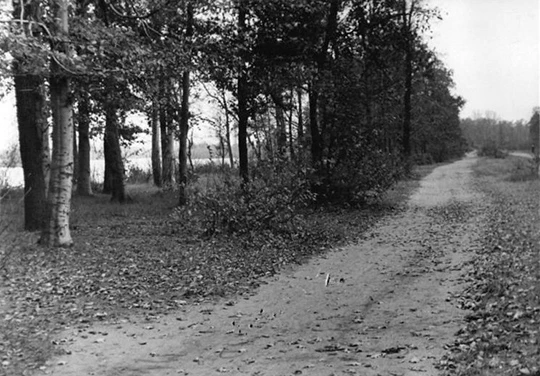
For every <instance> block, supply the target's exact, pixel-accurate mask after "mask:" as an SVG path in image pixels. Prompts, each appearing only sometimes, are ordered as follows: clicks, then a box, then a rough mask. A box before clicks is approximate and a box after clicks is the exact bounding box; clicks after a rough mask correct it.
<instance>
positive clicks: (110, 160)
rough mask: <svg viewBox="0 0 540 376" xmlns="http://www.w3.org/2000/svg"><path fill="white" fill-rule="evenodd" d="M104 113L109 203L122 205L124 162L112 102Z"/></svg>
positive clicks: (123, 198)
mask: <svg viewBox="0 0 540 376" xmlns="http://www.w3.org/2000/svg"><path fill="white" fill-rule="evenodd" d="M110 93H112V92H110ZM105 111H106V113H105V147H106V149H105V164H106V165H108V166H109V173H110V182H111V192H110V193H111V201H113V202H119V203H124V202H126V200H127V196H126V184H125V171H124V162H123V160H122V149H121V148H120V136H119V133H118V126H119V124H118V110H117V108H116V106H115V105H114V104H113V103H112V100H108V101H107V105H106V110H105Z"/></svg>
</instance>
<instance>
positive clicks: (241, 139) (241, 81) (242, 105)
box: [237, 0, 249, 184]
mask: <svg viewBox="0 0 540 376" xmlns="http://www.w3.org/2000/svg"><path fill="white" fill-rule="evenodd" d="M245 6H246V5H245V1H242V0H241V1H240V2H239V5H238V30H239V33H240V35H241V37H243V36H244V35H245V33H246V8H245ZM245 69H246V68H245V67H244V66H243V64H242V66H241V67H240V72H239V75H238V87H237V96H238V157H239V170H240V177H241V179H242V183H243V184H247V183H248V182H249V167H248V147H247V127H248V121H249V111H248V81H247V74H246V71H245Z"/></svg>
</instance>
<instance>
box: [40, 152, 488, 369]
mask: <svg viewBox="0 0 540 376" xmlns="http://www.w3.org/2000/svg"><path fill="white" fill-rule="evenodd" d="M475 160H476V158H475V157H474V156H471V155H470V156H468V157H467V158H465V159H463V160H460V161H458V162H455V163H453V164H450V165H446V166H441V167H438V168H436V169H435V170H434V171H433V172H432V173H431V174H430V175H429V176H427V177H426V178H425V179H423V180H422V182H421V187H420V188H419V189H418V190H417V191H416V192H415V193H414V195H413V196H412V197H411V198H410V200H409V203H408V208H407V210H405V211H403V212H402V213H399V214H396V215H393V216H388V217H386V218H385V219H383V220H381V221H380V222H379V223H378V224H377V225H376V226H374V227H373V228H372V229H371V230H370V231H368V232H367V233H366V234H364V236H363V237H362V239H361V240H360V241H358V242H357V243H356V244H352V245H350V246H347V247H344V248H341V249H336V250H335V251H332V252H330V253H328V254H327V255H325V256H323V257H316V258H313V259H312V260H311V261H310V262H308V263H307V264H305V265H302V266H299V267H295V268H291V269H288V270H286V271H283V272H282V273H280V274H278V275H276V276H274V277H271V278H268V279H267V280H266V281H265V284H264V285H263V286H262V287H261V288H259V289H258V290H257V291H256V292H255V293H254V295H253V296H252V297H250V298H249V299H243V298H240V300H236V301H222V302H221V303H218V304H211V303H208V304H200V305H186V306H185V309H184V310H181V311H178V312H177V313H176V314H175V315H171V316H164V317H161V318H159V319H157V320H154V321H145V320H144V319H137V318H134V319H133V320H130V321H128V320H125V321H122V322H118V323H117V324H115V325H102V326H100V325H94V326H92V327H91V328H90V329H88V330H86V331H83V332H78V331H66V332H64V333H63V335H62V336H61V337H60V338H59V340H62V341H63V342H64V343H65V348H66V350H67V351H68V352H69V353H70V354H69V355H64V356H62V357H60V358H56V359H54V360H53V363H52V364H53V366H52V368H48V369H47V371H46V372H47V374H52V375H55V376H61V375H70V376H71V375H96V376H99V375H130V376H133V375H153V376H162V375H201V376H202V375H204V376H207V375H219V374H231V375H324V376H328V375H368V376H374V375H436V374H438V373H439V372H441V371H440V366H441V364H440V359H441V358H442V356H443V355H444V353H445V352H446V350H445V344H448V343H451V342H452V341H453V336H454V334H455V332H456V331H457V330H458V329H459V327H460V326H461V325H462V324H461V323H462V319H463V316H464V315H465V311H463V310H461V309H459V308H458V305H459V299H458V298H457V294H458V293H459V292H460V291H461V290H462V289H463V287H464V286H463V283H464V281H463V279H462V278H463V276H464V274H465V273H466V271H467V266H466V265H467V262H468V260H470V258H471V256H472V254H473V252H472V251H471V250H472V249H474V248H475V247H476V245H477V243H478V239H479V238H480V237H481V234H482V231H483V222H484V221H483V218H482V212H483V210H481V209H482V208H481V206H482V205H483V204H482V203H483V202H484V200H483V197H482V195H481V194H480V193H478V192H476V191H475V190H474V189H473V188H472V187H471V180H472V179H471V176H470V175H471V169H470V168H471V166H472V164H474V163H475Z"/></svg>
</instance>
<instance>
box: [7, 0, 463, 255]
mask: <svg viewBox="0 0 540 376" xmlns="http://www.w3.org/2000/svg"><path fill="white" fill-rule="evenodd" d="M3 11H4V13H5V14H4V15H3V19H4V20H7V21H5V22H3V23H2V35H3V37H2V41H1V43H0V45H1V47H2V49H3V51H4V52H9V53H10V55H9V56H11V58H10V59H4V60H3V61H2V62H1V65H0V69H1V72H2V75H3V76H4V77H13V79H14V89H15V93H16V100H17V110H18V112H17V114H18V122H19V132H20V148H21V157H22V164H23V168H24V171H25V192H26V194H25V208H26V210H25V213H26V217H25V218H26V219H25V224H26V228H27V229H29V230H31V229H34V230H35V229H42V230H43V237H42V239H43V242H44V243H45V244H49V245H60V246H65V245H70V244H71V243H72V239H71V236H70V234H69V208H70V200H71V192H72V190H73V184H75V187H76V189H75V192H76V193H77V194H79V195H91V194H92V191H91V186H90V157H89V155H90V150H89V149H90V148H89V140H90V139H91V138H92V137H94V136H95V135H97V134H100V135H102V137H103V140H104V141H103V142H104V155H105V181H104V184H103V187H104V188H103V189H104V192H107V193H109V194H111V197H112V200H113V201H117V202H126V200H127V199H128V197H127V194H126V190H125V171H124V165H123V160H122V147H123V143H125V142H129V141H130V140H132V139H133V138H134V137H135V136H136V134H137V133H138V132H140V131H141V129H140V128H138V127H136V126H134V125H132V124H129V123H128V122H127V121H126V119H127V118H128V115H129V114H130V113H132V112H138V113H143V114H145V115H146V117H147V119H148V122H149V129H150V132H151V134H152V168H153V178H154V183H155V184H156V185H158V186H171V187H174V188H175V189H176V190H177V191H178V204H179V205H186V204H187V203H188V202H189V200H190V199H191V198H190V195H189V190H187V187H188V183H189V181H188V159H189V158H188V157H189V146H190V144H191V140H190V137H189V134H190V130H191V129H192V128H193V127H194V126H195V125H196V124H197V121H200V120H201V119H200V118H199V117H198V116H195V114H194V112H193V109H192V108H190V104H191V103H193V88H194V87H195V86H197V87H199V86H201V85H202V86H205V87H206V88H207V90H206V94H204V95H205V96H206V97H207V98H209V99H208V100H213V101H215V103H217V104H218V105H219V107H220V109H221V114H220V115H219V116H217V117H215V118H214V119H213V120H214V125H215V127H216V129H217V130H218V135H219V140H220V150H221V151H222V153H223V154H222V155H223V156H228V157H229V158H230V163H231V164H232V165H234V168H235V171H236V172H237V174H238V176H239V177H240V182H241V184H240V189H241V190H243V191H244V192H247V191H249V187H250V184H253V182H254V180H256V179H259V178H260V177H261V175H262V174H263V172H262V171H264V173H265V174H270V175H273V176H280V174H283V171H289V172H290V171H295V174H297V175H298V174H301V175H302V179H305V181H307V183H308V184H306V186H307V187H309V189H310V191H311V192H312V193H314V194H315V195H316V197H317V199H318V200H320V201H326V202H336V203H343V202H346V203H348V204H358V203H362V202H364V200H365V197H366V196H373V195H379V194H381V193H382V192H384V191H385V190H386V189H387V188H388V187H390V186H391V184H393V183H394V182H395V180H396V179H397V178H398V177H399V176H400V175H401V174H402V173H403V171H404V170H406V169H407V167H408V166H410V163H411V162H414V161H418V162H430V161H443V160H446V159H448V158H453V157H456V156H459V155H461V153H462V152H463V150H464V140H463V137H462V133H461V129H460V123H459V111H460V108H461V107H462V106H463V103H464V102H463V100H462V99H461V98H460V97H458V96H455V95H453V94H452V92H451V88H452V86H453V81H452V75H451V72H450V71H449V70H448V69H447V68H446V67H445V66H444V64H443V63H442V62H441V60H440V59H439V58H438V57H437V55H436V54H435V53H434V51H433V50H432V49H431V48H430V47H429V46H428V45H427V44H426V43H425V42H424V40H423V35H424V34H425V33H426V32H427V30H429V25H430V22H431V21H432V19H434V18H437V17H439V16H438V13H437V12H436V11H435V10H433V9H430V8H428V7H427V6H425V4H424V3H423V2H422V1H420V0H412V1H410V0H409V1H407V0H388V1H379V0H297V1H289V0H220V1H209V0H157V1H146V0H120V1H103V0H48V1H47V0H27V1H24V2H20V1H13V2H12V3H11V8H4V9H3ZM4 56H7V55H4ZM50 118H52V123H51V124H49V119H50ZM51 130H52V139H53V142H52V151H51V150H49V142H48V140H49V137H50V134H51ZM233 137H235V138H236V139H235V140H233ZM175 140H176V141H177V142H178V145H179V150H177V151H175V150H174V145H175V142H174V141H175ZM235 144H236V145H237V148H238V149H237V155H238V158H237V159H235V158H233V151H232V147H233V145H235ZM175 160H178V166H177V167H175V166H174V163H175V162H174V161H175ZM261 166H264V169H261V168H262V167H261ZM268 166H273V167H272V168H268ZM175 168H177V169H178V173H177V174H176V175H177V177H176V178H175V173H174V171H175ZM289 172H288V173H289ZM283 176H285V175H283ZM301 185H302V186H304V185H303V184H301ZM276 189H277V188H276ZM30 213H32V214H30Z"/></svg>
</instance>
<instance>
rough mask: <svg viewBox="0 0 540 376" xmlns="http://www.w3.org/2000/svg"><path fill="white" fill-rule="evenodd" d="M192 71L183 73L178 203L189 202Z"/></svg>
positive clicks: (189, 29) (190, 15) (190, 20)
mask: <svg viewBox="0 0 540 376" xmlns="http://www.w3.org/2000/svg"><path fill="white" fill-rule="evenodd" d="M192 36H193V5H192V4H191V2H188V3H187V28H186V39H188V40H189V39H190V38H191V37H192ZM189 75H190V71H189V69H186V70H185V71H184V73H183V75H182V109H181V112H180V146H179V148H178V170H179V174H178V175H179V182H178V183H179V184H178V204H179V205H180V206H182V205H186V204H187V194H186V186H187V182H188V169H187V155H188V144H187V140H188V132H189V95H190V77H189Z"/></svg>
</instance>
